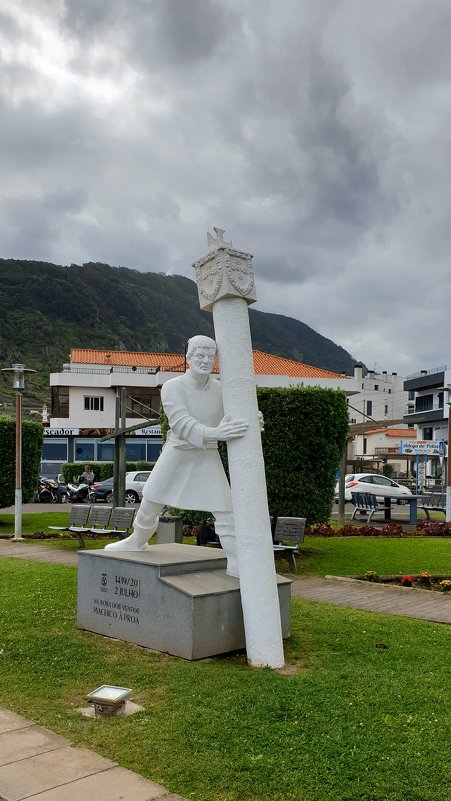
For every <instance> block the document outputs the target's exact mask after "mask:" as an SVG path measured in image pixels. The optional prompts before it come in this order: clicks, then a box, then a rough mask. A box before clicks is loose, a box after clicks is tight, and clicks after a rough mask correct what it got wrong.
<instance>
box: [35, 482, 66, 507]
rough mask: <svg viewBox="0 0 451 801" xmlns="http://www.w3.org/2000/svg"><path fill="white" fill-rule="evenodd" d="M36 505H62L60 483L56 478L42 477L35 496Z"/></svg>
mask: <svg viewBox="0 0 451 801" xmlns="http://www.w3.org/2000/svg"><path fill="white" fill-rule="evenodd" d="M35 502H36V503H60V502H61V499H60V492H59V487H58V482H57V481H55V479H54V478H47V477H46V476H41V477H40V479H39V484H38V488H37V490H36V494H35Z"/></svg>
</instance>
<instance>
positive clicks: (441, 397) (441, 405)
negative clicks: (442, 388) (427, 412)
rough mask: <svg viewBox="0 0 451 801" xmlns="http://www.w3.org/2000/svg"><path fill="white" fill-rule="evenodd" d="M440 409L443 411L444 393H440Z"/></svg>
mask: <svg viewBox="0 0 451 801" xmlns="http://www.w3.org/2000/svg"><path fill="white" fill-rule="evenodd" d="M438 408H439V409H443V392H439V393H438Z"/></svg>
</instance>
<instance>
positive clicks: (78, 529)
mask: <svg viewBox="0 0 451 801" xmlns="http://www.w3.org/2000/svg"><path fill="white" fill-rule="evenodd" d="M90 511H91V507H90V506H87V505H86V504H74V505H73V506H72V509H71V510H70V514H69V520H68V521H67V526H47V528H49V529H50V530H51V531H71V532H73V533H75V534H77V537H78V541H79V543H80V547H81V548H84V547H85V543H84V540H83V533H86V532H87V531H88V528H87V527H86V523H87V522H88V517H89V512H90Z"/></svg>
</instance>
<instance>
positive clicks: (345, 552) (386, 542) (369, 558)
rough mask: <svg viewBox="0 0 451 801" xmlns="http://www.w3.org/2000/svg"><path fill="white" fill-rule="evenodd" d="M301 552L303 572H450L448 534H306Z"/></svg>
mask: <svg viewBox="0 0 451 801" xmlns="http://www.w3.org/2000/svg"><path fill="white" fill-rule="evenodd" d="M301 552H302V556H301V558H300V559H298V573H299V575H304V576H327V575H332V576H353V575H363V574H364V573H365V572H366V571H367V570H375V571H376V573H379V574H380V575H383V574H385V575H387V574H394V573H402V574H404V573H422V572H423V571H424V570H427V571H428V572H429V573H431V574H434V573H436V574H440V575H442V574H451V538H449V537H412V538H401V539H400V538H392V539H390V538H388V537H359V538H357V539H356V538H355V537H334V538H322V537H306V538H305V543H304V545H303V546H302V547H301Z"/></svg>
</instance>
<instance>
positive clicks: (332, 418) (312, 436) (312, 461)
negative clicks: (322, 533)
mask: <svg viewBox="0 0 451 801" xmlns="http://www.w3.org/2000/svg"><path fill="white" fill-rule="evenodd" d="M257 397H258V406H259V409H260V411H261V412H262V413H263V417H264V421H265V430H264V432H263V433H262V442H263V453H264V457H265V469H266V484H267V491H268V503H269V510H270V513H271V515H277V516H281V517H306V518H307V523H308V524H309V525H312V524H313V523H322V522H325V521H327V520H329V518H330V515H331V511H332V504H333V500H334V490H335V483H336V479H335V475H336V471H337V469H338V466H339V464H340V459H341V456H342V454H343V451H344V449H345V445H346V436H347V431H348V422H349V421H348V410H347V406H346V396H345V394H344V392H342V391H341V390H337V389H322V388H321V387H288V388H259V389H258V390H257ZM250 513H251V510H250Z"/></svg>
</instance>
